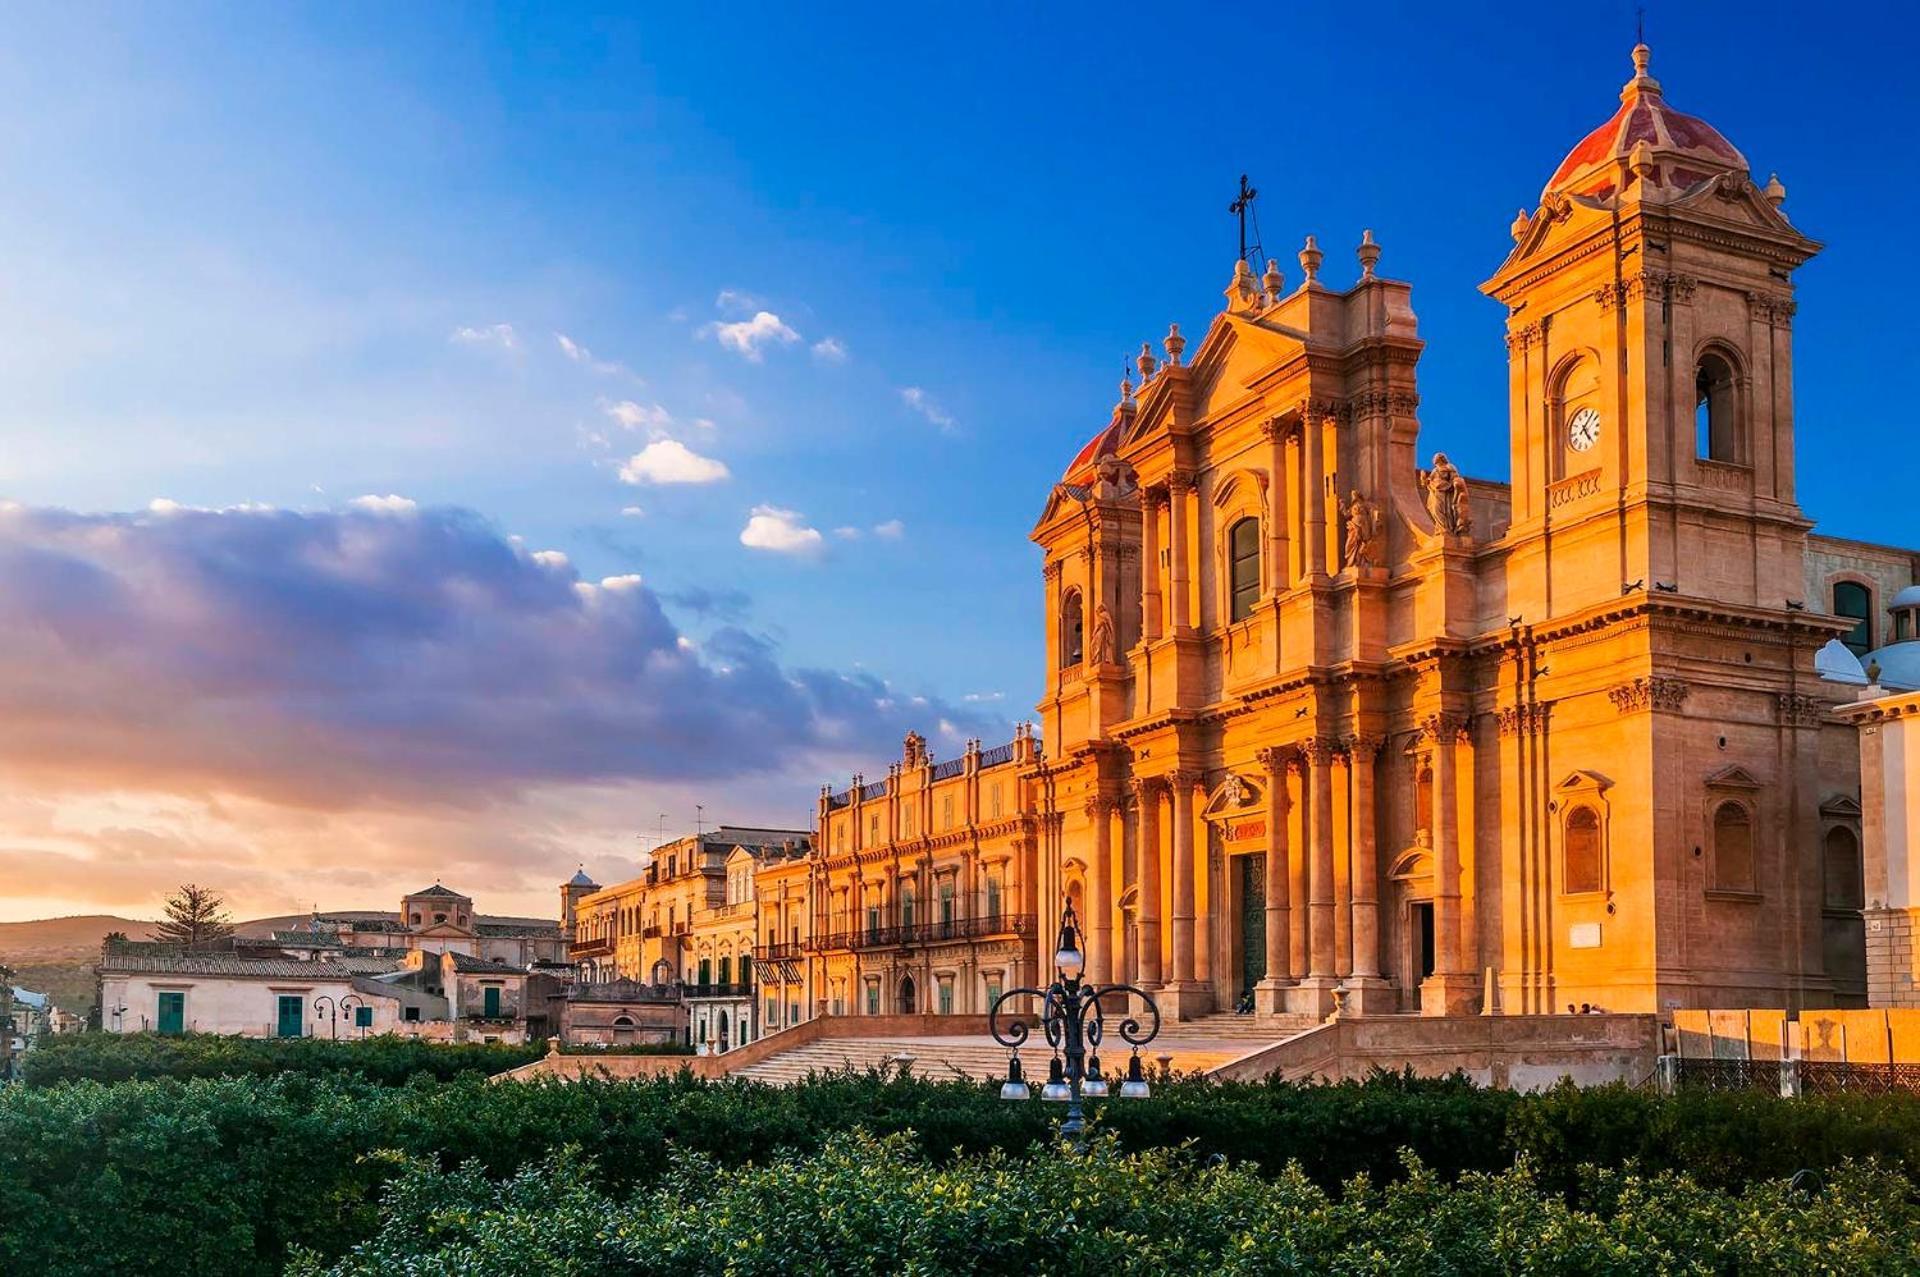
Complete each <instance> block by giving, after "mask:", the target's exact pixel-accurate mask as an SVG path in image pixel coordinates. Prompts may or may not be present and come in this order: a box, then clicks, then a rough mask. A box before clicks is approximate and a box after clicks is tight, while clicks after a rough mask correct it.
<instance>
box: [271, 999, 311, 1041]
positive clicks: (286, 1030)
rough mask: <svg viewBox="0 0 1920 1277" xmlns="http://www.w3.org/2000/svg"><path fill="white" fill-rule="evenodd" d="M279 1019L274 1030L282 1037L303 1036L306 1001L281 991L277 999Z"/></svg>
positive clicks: (305, 1020) (305, 1019)
mask: <svg viewBox="0 0 1920 1277" xmlns="http://www.w3.org/2000/svg"><path fill="white" fill-rule="evenodd" d="M278 1005H279V1020H278V1022H277V1023H276V1025H275V1028H274V1032H275V1033H277V1034H278V1035H279V1036H281V1037H283V1038H297V1037H301V1036H304V1035H305V1033H306V1029H307V1017H306V1006H307V1004H306V1001H305V999H303V998H300V997H298V996H296V995H293V994H286V993H283V994H281V995H280V999H279V1004H278Z"/></svg>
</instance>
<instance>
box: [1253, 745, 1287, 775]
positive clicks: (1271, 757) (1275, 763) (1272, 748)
mask: <svg viewBox="0 0 1920 1277" xmlns="http://www.w3.org/2000/svg"><path fill="white" fill-rule="evenodd" d="M1296 752H1297V751H1296V750H1295V749H1294V747H1293V746H1291V745H1266V746H1263V747H1262V748H1261V749H1260V750H1259V752H1258V753H1256V754H1255V755H1254V758H1255V759H1256V760H1257V761H1258V762H1259V764H1260V766H1262V767H1264V768H1265V769H1266V771H1267V775H1269V776H1278V775H1280V774H1281V773H1283V772H1285V771H1286V769H1287V767H1288V766H1289V765H1290V764H1291V763H1292V762H1293V758H1294V755H1295V753H1296Z"/></svg>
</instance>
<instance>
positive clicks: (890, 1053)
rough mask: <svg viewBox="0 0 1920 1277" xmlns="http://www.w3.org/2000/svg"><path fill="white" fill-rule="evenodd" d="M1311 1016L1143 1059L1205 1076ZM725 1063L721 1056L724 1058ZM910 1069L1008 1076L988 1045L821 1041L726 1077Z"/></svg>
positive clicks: (1175, 1034) (1033, 1060)
mask: <svg viewBox="0 0 1920 1277" xmlns="http://www.w3.org/2000/svg"><path fill="white" fill-rule="evenodd" d="M1318 1023H1319V1021H1317V1020H1315V1019H1314V1018H1313V1017H1311V1016H1304V1015H1298V1016H1284V1015H1283V1016H1236V1015H1211V1016H1205V1017H1202V1018H1201V1019H1198V1020H1191V1021H1188V1022H1186V1023H1183V1024H1166V1025H1163V1026H1162V1027H1161V1031H1160V1036H1159V1037H1158V1038H1155V1039H1154V1040H1153V1041H1152V1042H1150V1043H1149V1044H1148V1045H1147V1047H1146V1049H1145V1050H1144V1051H1143V1052H1142V1055H1143V1057H1144V1058H1145V1060H1146V1064H1147V1067H1148V1069H1149V1070H1150V1071H1154V1072H1157V1071H1158V1069H1159V1061H1160V1059H1161V1057H1163V1056H1167V1057H1171V1062H1172V1068H1173V1069H1174V1070H1175V1071H1176V1072H1182V1073H1187V1072H1208V1071H1211V1070H1213V1069H1216V1068H1219V1067H1220V1066H1221V1065H1223V1064H1227V1063H1229V1062H1231V1061H1233V1060H1237V1059H1239V1058H1241V1057H1242V1056H1245V1055H1249V1054H1252V1053H1253V1052H1255V1051H1258V1050H1260V1049H1262V1048H1263V1047H1268V1046H1271V1045H1273V1044H1274V1043H1276V1042H1280V1041H1284V1040H1285V1039H1287V1038H1290V1037H1292V1036H1294V1035H1295V1034H1297V1033H1301V1032H1304V1031H1305V1030H1307V1029H1310V1028H1313V1027H1314V1026H1315V1025H1316V1024H1318ZM1129 1053H1130V1048H1128V1047H1127V1046H1126V1045H1125V1044H1124V1043H1122V1042H1121V1041H1120V1039H1119V1037H1118V1036H1117V1035H1116V1036H1113V1037H1110V1038H1109V1039H1108V1041H1107V1043H1106V1047H1105V1050H1104V1053H1103V1056H1102V1059H1103V1062H1104V1064H1105V1066H1106V1069H1107V1071H1108V1073H1109V1074H1110V1075H1115V1076H1117V1075H1118V1073H1119V1072H1120V1071H1121V1070H1122V1069H1124V1068H1125V1066H1126V1059H1127V1056H1128V1054H1129ZM1051 1054H1052V1053H1051V1052H1050V1051H1049V1050H1048V1049H1047V1045H1046V1042H1045V1041H1044V1040H1042V1039H1040V1038H1039V1037H1037V1036H1036V1037H1035V1038H1033V1039H1030V1040H1029V1041H1028V1043H1027V1045H1026V1046H1025V1047H1024V1048H1022V1049H1021V1052H1020V1066H1021V1068H1022V1070H1023V1071H1024V1072H1025V1073H1026V1075H1027V1078H1028V1080H1029V1081H1033V1082H1038V1081H1039V1080H1042V1079H1044V1078H1045V1077H1046V1074H1047V1060H1048V1058H1049V1057H1050V1056H1051ZM720 1058H722V1059H725V1057H724V1056H722V1057H720ZM902 1064H905V1065H906V1067H907V1068H908V1069H909V1070H910V1071H911V1072H912V1073H913V1075H914V1076H915V1077H924V1078H931V1079H934V1080H936V1081H938V1080H945V1079H948V1078H953V1077H965V1078H969V1079H972V1080H974V1081H978V1082H982V1083H985V1082H986V1081H987V1080H989V1079H996V1078H1003V1077H1005V1076H1006V1072H1007V1049H1006V1048H1005V1047H1003V1046H1000V1045H999V1044H997V1043H996V1042H994V1041H993V1039H992V1038H989V1037H981V1036H974V1037H963V1036H953V1037H934V1036H926V1037H892V1038H821V1039H818V1040H815V1041H812V1042H803V1043H799V1044H797V1045H795V1046H794V1047H792V1048H791V1049H789V1050H785V1051H777V1052H775V1053H774V1054H772V1055H769V1056H766V1057H765V1058H763V1059H760V1060H757V1061H755V1062H754V1063H752V1064H749V1065H746V1066H744V1067H742V1068H739V1069H731V1070H728V1073H729V1076H732V1077H741V1078H746V1079H748V1080H750V1081H755V1082H766V1083H770V1084H772V1085H775V1086H788V1085H791V1084H793V1083H794V1082H798V1081H801V1080H803V1079H805V1078H806V1077H808V1076H809V1075H810V1074H815V1073H835V1072H840V1071H842V1070H845V1069H852V1070H853V1071H854V1072H856V1073H864V1072H866V1071H867V1070H869V1069H875V1068H878V1069H882V1070H885V1071H888V1072H891V1071H893V1070H896V1069H898V1068H900V1067H901V1066H902Z"/></svg>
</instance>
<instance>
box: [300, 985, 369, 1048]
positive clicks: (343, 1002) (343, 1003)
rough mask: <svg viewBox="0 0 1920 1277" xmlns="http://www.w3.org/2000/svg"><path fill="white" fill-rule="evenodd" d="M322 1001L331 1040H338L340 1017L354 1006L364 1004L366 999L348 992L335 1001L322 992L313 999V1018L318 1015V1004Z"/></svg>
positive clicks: (345, 1014) (348, 1012) (349, 1011)
mask: <svg viewBox="0 0 1920 1277" xmlns="http://www.w3.org/2000/svg"><path fill="white" fill-rule="evenodd" d="M322 1002H324V1003H326V1004H327V1020H328V1021H329V1024H330V1027H331V1030H332V1034H333V1040H334V1041H336V1042H338V1041H339V1040H340V1020H341V1017H343V1016H348V1015H351V1013H352V1012H353V1009H354V1008H355V1007H356V1006H362V1005H364V1004H365V1002H366V999H364V998H362V997H360V996H359V995H357V994H353V993H349V994H347V995H346V996H345V997H343V998H341V999H340V1000H339V1001H338V1002H335V1001H334V1000H333V999H332V998H331V997H329V996H328V995H326V994H324V993H323V994H321V995H320V996H319V997H317V998H315V999H314V1000H313V1014H314V1016H315V1018H318V1017H319V1015H320V1004H321V1003H322ZM360 1036H362V1037H365V1036H366V1034H364V1033H363V1034H361V1035H360Z"/></svg>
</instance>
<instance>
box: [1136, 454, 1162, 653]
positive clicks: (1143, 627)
mask: <svg viewBox="0 0 1920 1277" xmlns="http://www.w3.org/2000/svg"><path fill="white" fill-rule="evenodd" d="M1140 634H1141V637H1142V638H1149V639H1157V638H1159V637H1160V497H1159V490H1158V489H1156V488H1147V487H1143V488H1141V489H1140Z"/></svg>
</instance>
